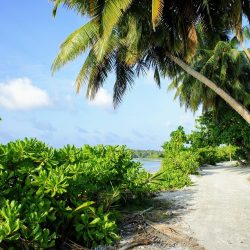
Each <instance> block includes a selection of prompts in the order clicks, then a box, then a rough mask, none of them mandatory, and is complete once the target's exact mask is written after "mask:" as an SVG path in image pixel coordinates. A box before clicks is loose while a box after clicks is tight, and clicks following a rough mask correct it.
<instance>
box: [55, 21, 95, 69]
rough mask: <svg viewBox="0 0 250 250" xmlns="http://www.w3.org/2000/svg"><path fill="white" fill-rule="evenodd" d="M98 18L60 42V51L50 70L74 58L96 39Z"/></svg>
mask: <svg viewBox="0 0 250 250" xmlns="http://www.w3.org/2000/svg"><path fill="white" fill-rule="evenodd" d="M98 20H99V19H98V18H94V19H92V20H91V21H89V22H88V23H86V24H85V25H83V26H82V27H81V28H79V29H77V30H76V31H74V32H73V33H72V34H71V35H69V37H68V38H67V39H66V40H65V41H64V42H63V43H62V45H61V47H60V52H59V53H58V55H57V57H56V59H55V61H54V62H53V64H52V72H55V71H57V70H58V69H60V68H61V67H62V66H64V65H65V64H66V63H68V62H70V61H72V60H74V59H75V58H76V57H77V56H79V55H80V54H82V53H83V52H85V50H86V49H87V48H88V47H89V46H90V45H91V44H92V43H93V42H94V41H95V40H96V39H97V37H98V32H99V24H98Z"/></svg>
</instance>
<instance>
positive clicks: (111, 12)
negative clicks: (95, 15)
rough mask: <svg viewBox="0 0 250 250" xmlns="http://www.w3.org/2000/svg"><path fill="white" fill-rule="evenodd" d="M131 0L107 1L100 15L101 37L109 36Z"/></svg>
mask: <svg viewBox="0 0 250 250" xmlns="http://www.w3.org/2000/svg"><path fill="white" fill-rule="evenodd" d="M131 3H132V0H122V1H121V0H108V1H106V3H105V7H104V9H103V13H102V28H103V36H104V37H108V36H110V34H111V32H112V31H113V29H114V27H115V25H116V24H117V23H118V22H119V20H120V18H121V17H122V16H123V15H124V13H125V12H126V10H127V9H128V8H129V6H130V4H131Z"/></svg>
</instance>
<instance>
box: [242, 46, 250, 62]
mask: <svg viewBox="0 0 250 250" xmlns="http://www.w3.org/2000/svg"><path fill="white" fill-rule="evenodd" d="M240 45H241V47H242V49H243V50H244V52H245V54H246V56H247V57H248V59H249V61H250V52H249V51H248V49H247V48H246V47H245V45H244V43H240Z"/></svg>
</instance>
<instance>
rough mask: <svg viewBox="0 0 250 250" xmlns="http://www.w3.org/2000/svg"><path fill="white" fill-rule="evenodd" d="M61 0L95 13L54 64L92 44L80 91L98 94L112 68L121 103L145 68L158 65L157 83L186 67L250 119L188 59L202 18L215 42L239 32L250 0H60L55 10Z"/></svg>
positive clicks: (249, 116)
mask: <svg viewBox="0 0 250 250" xmlns="http://www.w3.org/2000/svg"><path fill="white" fill-rule="evenodd" d="M229 2H230V3H229ZM62 3H63V4H65V5H66V6H67V7H70V8H73V9H75V10H77V11H78V13H80V14H83V15H86V14H87V15H88V16H89V17H90V18H91V20H90V21H89V22H88V23H87V24H85V25H84V26H82V27H81V28H80V29H78V30H77V31H75V32H74V33H72V34H71V35H70V36H69V37H68V38H67V39H66V41H65V42H64V43H63V44H62V45H61V50H60V52H59V54H58V56H57V58H56V59H55V61H54V64H53V67H52V69H53V71H56V70H58V69H59V68H60V67H62V66H63V65H64V64H66V63H67V62H69V61H71V60H73V59H75V58H76V57H77V56H79V55H80V54H82V53H84V52H85V51H86V50H88V49H89V54H88V57H87V58H86V60H85V62H84V65H83V67H82V69H81V70H80V73H79V75H78V77H77V80H76V88H77V91H79V90H80V87H81V85H82V83H83V82H87V83H88V90H87V96H88V97H89V98H94V96H95V94H96V92H97V91H98V89H99V88H100V87H101V86H102V85H103V83H104V81H105V79H106V77H107V75H108V73H109V72H110V71H112V70H114V71H115V72H116V82H115V84H114V104H115V105H117V104H118V103H119V102H120V101H121V97H122V95H123V94H124V93H125V91H126V89H127V87H128V86H131V85H132V84H133V81H134V77H135V76H136V75H140V74H141V73H143V72H144V71H145V70H148V69H149V68H153V69H154V71H155V79H156V81H157V83H158V84H160V76H166V75H170V76H172V75H174V74H176V73H178V72H180V71H181V70H184V71H186V72H188V73H189V74H191V75H192V76H193V77H195V78H196V79H198V80H199V81H201V82H202V83H204V84H205V85H206V86H208V87H209V88H211V89H213V91H215V93H217V94H218V95H220V96H221V97H222V98H223V99H224V100H225V101H226V102H227V103H228V104H229V105H231V106H232V107H233V108H234V109H235V110H236V111H237V112H238V113H239V114H240V115H241V116H242V117H243V118H244V119H245V120H246V121H248V122H249V123H250V112H249V111H248V110H247V109H246V108H245V107H244V106H243V105H241V104H240V103H239V102H237V101H236V100H234V99H233V98H232V97H231V96H230V95H228V94H227V93H226V92H225V91H223V90H222V89H220V88H219V87H218V86H217V85H216V84H215V83H213V82H212V81H211V80H209V79H208V78H206V77H205V76H204V75H202V74H200V73H199V72H197V71H195V70H194V69H192V68H191V67H190V66H189V65H188V64H187V62H189V61H190V59H191V58H192V56H193V55H194V54H195V50H196V47H197V44H198V39H197V33H196V24H197V23H198V22H199V23H200V25H201V26H202V27H203V32H204V33H205V34H206V35H207V37H209V38H212V39H209V40H210V41H209V42H210V43H211V44H213V43H214V40H218V39H222V38H223V39H225V38H226V37H227V33H228V31H230V30H231V29H235V30H237V31H238V32H240V31H239V30H240V29H241V27H240V26H239V23H240V22H241V16H242V14H246V15H247V16H248V17H250V3H249V1H236V0H230V1H215V0H214V1H209V2H208V1H205V0H195V1H191V0H190V1H181V0H179V1H173V0H172V1H164V0H152V3H150V2H149V1H145V0H137V1H135V0H134V1H133V0H124V1H120V0H109V1H103V0H89V1H82V0H56V1H55V8H54V14H55V13H56V10H57V7H58V6H59V4H62ZM235 7H237V8H235ZM225 20H226V21H225ZM212 34H213V35H212ZM173 62H174V63H173ZM176 65H178V66H179V67H176Z"/></svg>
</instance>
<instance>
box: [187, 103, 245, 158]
mask: <svg viewBox="0 0 250 250" xmlns="http://www.w3.org/2000/svg"><path fill="white" fill-rule="evenodd" d="M197 124H198V130H197V131H196V132H193V134H192V138H191V140H192V144H193V145H195V147H197V146H198V145H201V144H202V145H203V146H208V145H210V146H218V145H220V144H227V145H232V146H234V147H237V151H236V154H237V156H238V158H239V159H241V160H247V161H250V133H249V131H250V125H249V124H248V123H247V122H246V121H245V120H244V119H242V118H241V117H240V116H239V115H238V114H237V113H236V112H235V111H234V110H232V109H230V108H228V107H226V106H224V107H222V108H221V109H220V110H218V112H213V111H210V112H206V113H204V114H203V115H202V116H201V117H200V118H199V119H198V121H197ZM199 147H201V146H199Z"/></svg>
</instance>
